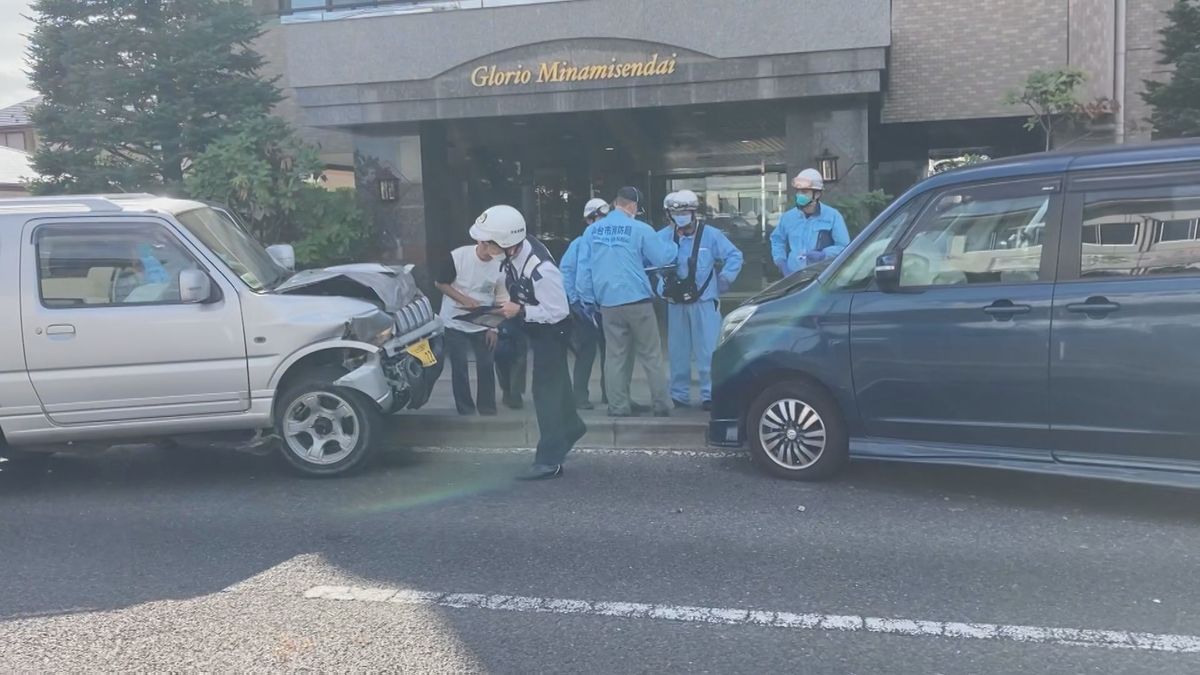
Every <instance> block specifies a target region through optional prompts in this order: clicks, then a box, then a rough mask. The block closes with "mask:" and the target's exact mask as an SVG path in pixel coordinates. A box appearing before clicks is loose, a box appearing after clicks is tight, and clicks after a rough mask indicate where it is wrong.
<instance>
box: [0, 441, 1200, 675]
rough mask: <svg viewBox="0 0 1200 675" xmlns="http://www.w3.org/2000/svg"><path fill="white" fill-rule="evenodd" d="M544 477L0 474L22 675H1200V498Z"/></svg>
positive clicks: (131, 460)
mask: <svg viewBox="0 0 1200 675" xmlns="http://www.w3.org/2000/svg"><path fill="white" fill-rule="evenodd" d="M528 459H529V458H528V457H525V456H517V455H510V454H487V453H475V452H465V453H454V452H442V453H437V454H418V455H415V456H409V457H407V458H406V457H404V456H402V455H399V454H396V455H392V456H390V457H389V458H388V460H387V461H386V462H384V463H383V465H381V466H379V467H377V468H375V469H373V470H372V471H370V472H369V473H367V474H364V475H361V476H358V477H354V478H350V479H343V480H333V481H312V480H301V479H296V478H293V477H292V476H291V475H289V474H287V473H285V472H283V471H281V470H279V469H278V468H277V465H276V464H275V463H274V462H273V461H270V460H269V459H267V458H261V457H250V456H243V455H236V454H227V453H220V452H199V453H197V452H191V453H180V452H170V451H166V450H152V449H151V450H146V449H143V450H126V451H114V452H110V453H108V454H106V455H104V456H100V457H92V458H77V457H65V458H56V459H55V460H54V461H53V462H52V464H51V465H50V467H49V470H48V471H46V472H45V473H40V472H34V473H31V472H26V471H19V470H14V468H13V467H12V466H11V465H5V464H0V575H2V576H0V579H2V582H0V671H4V672H13V671H14V670H15V671H30V670H32V671H64V670H71V671H98V670H99V671H116V670H120V671H130V670H147V671H163V670H205V671H226V672H227V671H234V670H237V671H246V670H257V671H285V670H301V669H312V670H318V671H347V670H367V669H374V670H378V669H387V670H398V671H406V672H446V671H456V672H463V671H467V672H497V673H565V672H583V673H593V672H594V673H626V672H687V673H692V672H713V673H735V672H745V673H766V672H804V673H1017V672H1030V673H1043V672H1046V673H1049V672H1053V673H1195V672H1200V653H1196V652H1193V651H1191V650H1192V649H1200V637H1197V636H1200V584H1197V583H1196V578H1197V577H1196V571H1197V569H1200V567H1198V565H1197V562H1198V561H1197V555H1198V554H1200V493H1192V492H1184V491H1177V490H1168V489H1158V488H1143V487H1136V486H1124V485H1119V484H1113V483H1104V482H1094V481H1082V480H1073V479H1061V478H1054V477H1045V476H1025V475H1018V474H1009V473H1003V472H987V471H975V470H958V469H939V468H929V467H907V466H898V465H886V464H867V463H862V464H857V465H855V466H853V467H852V469H851V470H850V472H849V473H848V474H847V475H845V476H844V477H843V478H841V479H840V480H837V481H835V482H831V483H826V484H820V485H807V484H792V483H787V482H781V481H777V480H773V479H770V478H768V477H766V476H765V475H763V474H761V473H759V472H758V471H757V470H755V469H754V468H753V466H752V465H751V464H750V463H749V462H747V461H745V460H743V459H739V458H734V457H728V456H716V457H714V456H709V455H693V454H686V453H683V454H662V455H656V454H649V455H636V454H628V455H622V454H618V455H612V454H587V455H578V456H576V457H575V458H574V459H573V461H572V463H571V464H570V465H569V466H568V472H567V475H566V476H565V477H564V478H563V479H561V480H558V481H553V482H549V483H541V484H532V485H527V484H516V483H514V482H513V481H511V480H510V478H509V477H510V476H511V475H512V474H513V473H514V472H515V471H516V470H518V469H519V468H521V467H523V466H524V464H525V462H527V461H528ZM801 507H803V509H801ZM414 592H416V594H414ZM462 594H467V595H462ZM512 596H516V597H512ZM338 598H341V599H338ZM405 598H407V600H404V599H405ZM397 600H401V601H399V602H398V601H397ZM695 608H707V609H704V610H697V609H695ZM946 622H949V623H946ZM963 624H969V625H970V626H973V628H970V630H969V631H966V632H968V633H970V634H968V635H964V634H963V632H964V631H965V630H966V629H964V628H963ZM978 624H987V625H989V626H991V627H990V628H987V627H986V626H985V627H982V628H981V627H979V626H978ZM1050 629H1088V630H1104V631H1115V633H1103V634H1099V633H1082V632H1079V631H1078V630H1068V631H1061V630H1060V631H1054V630H1050ZM1144 634H1148V635H1144ZM1164 635H1173V636H1181V637H1174V638H1167V637H1163V636H1164ZM1114 641H1115V642H1116V643H1118V645H1119V646H1112V645H1111V644H1108V643H1110V642H1114ZM1139 645H1140V646H1141V647H1146V646H1147V645H1149V646H1150V648H1135V647H1138V646H1139Z"/></svg>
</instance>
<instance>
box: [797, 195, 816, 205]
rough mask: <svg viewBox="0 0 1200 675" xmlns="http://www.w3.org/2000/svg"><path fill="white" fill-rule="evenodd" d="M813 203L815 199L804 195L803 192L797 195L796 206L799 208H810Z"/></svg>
mask: <svg viewBox="0 0 1200 675" xmlns="http://www.w3.org/2000/svg"><path fill="white" fill-rule="evenodd" d="M812 201H813V198H812V197H809V196H808V195H806V194H804V193H803V192H797V193H796V206H799V207H800V208H804V207H806V206H808V205H809V204H811V203H812Z"/></svg>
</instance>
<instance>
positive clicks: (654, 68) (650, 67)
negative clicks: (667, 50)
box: [471, 54, 678, 88]
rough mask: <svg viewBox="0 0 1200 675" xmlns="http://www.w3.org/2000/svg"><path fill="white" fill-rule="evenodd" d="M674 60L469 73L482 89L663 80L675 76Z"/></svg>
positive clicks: (566, 63) (559, 64)
mask: <svg viewBox="0 0 1200 675" xmlns="http://www.w3.org/2000/svg"><path fill="white" fill-rule="evenodd" d="M677 59H678V55H677V54H671V56H670V58H665V59H664V58H660V57H659V55H658V54H654V55H653V56H651V57H650V58H649V59H648V60H646V61H618V60H617V59H615V58H614V59H612V61H611V62H610V63H590V64H585V65H575V64H573V63H571V62H570V61H545V62H542V63H539V64H537V67H536V68H526V67H524V66H521V65H518V66H517V67H516V68H513V69H510V70H501V69H500V68H499V67H497V66H494V65H493V66H480V67H478V68H476V69H475V70H472V71H471V84H472V85H474V86H475V87H480V88H483V87H508V86H515V85H532V84H550V83H558V82H598V81H604V80H627V79H632V78H636V77H663V76H666V75H671V74H672V73H674V72H675V68H676V66H677V65H678V60H677Z"/></svg>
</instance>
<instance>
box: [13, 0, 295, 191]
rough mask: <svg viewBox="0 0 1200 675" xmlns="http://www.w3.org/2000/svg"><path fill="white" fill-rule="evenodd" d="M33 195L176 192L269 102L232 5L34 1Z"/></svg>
mask: <svg viewBox="0 0 1200 675" xmlns="http://www.w3.org/2000/svg"><path fill="white" fill-rule="evenodd" d="M32 9H33V13H34V14H33V17H32V18H33V20H34V22H35V27H34V31H33V35H32V37H31V40H30V48H29V59H28V63H29V68H30V76H31V78H32V81H33V87H34V88H35V89H36V90H37V91H38V92H39V93H40V94H41V95H42V104H41V105H40V106H39V107H38V108H37V109H35V110H34V113H33V120H34V125H35V127H36V129H37V132H38V134H39V136H40V138H41V140H42V142H41V143H39V145H38V150H37V151H36V152H35V154H34V157H33V164H34V168H35V169H36V170H37V172H38V173H39V174H41V176H42V179H41V180H39V181H36V182H35V183H34V184H33V185H32V186H31V187H32V188H33V189H34V191H36V192H39V193H62V192H86V191H99V190H105V191H118V190H138V189H156V188H157V189H161V188H162V187H166V188H167V190H168V191H173V190H177V189H178V187H179V186H180V184H181V183H182V181H183V177H184V173H185V171H186V169H187V166H188V164H189V162H190V161H191V160H193V159H194V158H195V157H196V155H198V154H199V153H200V152H201V151H203V150H204V148H205V147H207V146H208V144H209V143H211V142H213V140H215V139H216V138H218V137H219V136H221V135H223V133H224V132H225V129H226V128H227V127H228V126H229V125H230V124H231V123H234V122H238V121H241V120H245V119H247V118H257V117H263V116H264V115H266V114H267V113H268V112H269V111H270V109H271V107H272V106H273V105H274V104H275V103H277V102H278V101H279V100H280V92H279V89H278V88H277V87H276V86H275V83H274V81H273V80H266V79H263V78H262V77H261V76H260V74H259V71H260V69H261V68H262V66H263V64H264V59H263V57H262V56H261V55H260V54H259V53H258V52H256V51H255V50H254V49H253V47H252V44H251V43H252V42H253V41H254V40H255V39H256V38H257V37H258V36H259V35H260V34H261V23H260V20H259V19H258V17H257V16H255V14H254V13H253V12H252V11H251V10H250V8H249V7H247V6H246V4H245V3H243V2H239V1H238V0H35V1H34V2H33V4H32Z"/></svg>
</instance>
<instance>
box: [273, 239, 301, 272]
mask: <svg viewBox="0 0 1200 675" xmlns="http://www.w3.org/2000/svg"><path fill="white" fill-rule="evenodd" d="M267 253H268V254H269V255H270V256H271V260H274V261H275V264H277V265H279V266H280V267H282V268H283V269H285V270H287V271H289V272H294V271H296V249H294V248H292V245H291V244H276V245H274V246H268V247H267Z"/></svg>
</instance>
